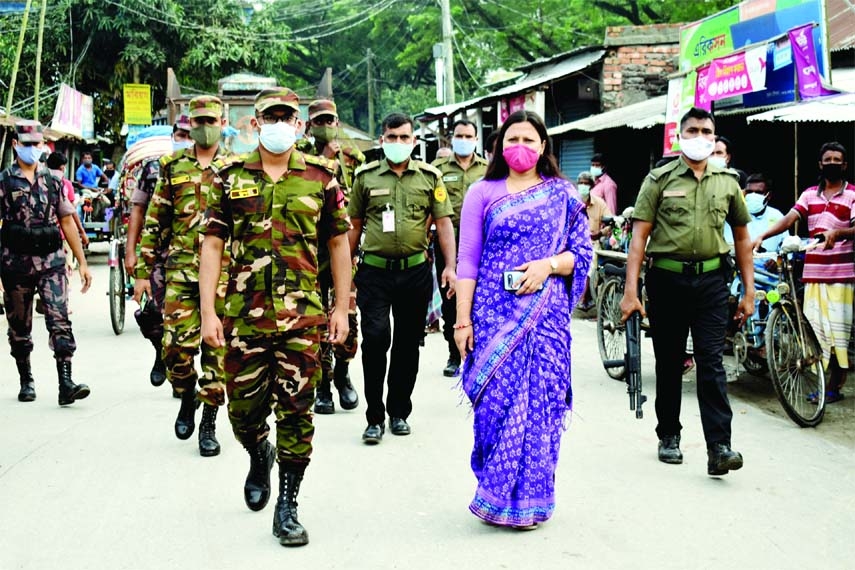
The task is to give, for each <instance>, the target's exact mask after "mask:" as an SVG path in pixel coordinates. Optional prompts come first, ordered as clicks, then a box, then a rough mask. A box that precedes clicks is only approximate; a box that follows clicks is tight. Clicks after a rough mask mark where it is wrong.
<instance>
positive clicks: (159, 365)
mask: <svg viewBox="0 0 855 570" xmlns="http://www.w3.org/2000/svg"><path fill="white" fill-rule="evenodd" d="M148 379H149V381H150V382H151V385H152V386H160V385H162V384H163V383H164V382H166V365H165V364H164V363H163V359H162V358H161V357H160V355H159V354H157V355H155V357H154V365H153V366H152V367H151V372H149V373H148Z"/></svg>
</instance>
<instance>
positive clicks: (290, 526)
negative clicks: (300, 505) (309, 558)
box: [273, 465, 309, 546]
mask: <svg viewBox="0 0 855 570" xmlns="http://www.w3.org/2000/svg"><path fill="white" fill-rule="evenodd" d="M302 481H303V473H302V472H300V471H296V470H293V469H286V468H284V467H283V466H282V465H280V466H279V498H278V499H277V500H276V510H275V511H274V512H273V536H275V537H276V538H278V539H279V544H281V545H282V546H303V545H306V544H309V533H308V532H306V529H305V528H303V525H301V524H300V521H298V520H297V495H298V494H299V493H300V483H301V482H302Z"/></svg>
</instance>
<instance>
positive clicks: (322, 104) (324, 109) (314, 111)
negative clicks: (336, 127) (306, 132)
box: [309, 99, 338, 121]
mask: <svg viewBox="0 0 855 570" xmlns="http://www.w3.org/2000/svg"><path fill="white" fill-rule="evenodd" d="M321 115H332V116H333V117H335V118H336V119H338V112H337V111H336V108H335V103H333V102H332V101H330V100H329V99H317V100H315V101H312V102H311V103H309V120H310V121H311V120H312V119H314V118H315V117H320V116H321Z"/></svg>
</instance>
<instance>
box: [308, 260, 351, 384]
mask: <svg viewBox="0 0 855 570" xmlns="http://www.w3.org/2000/svg"><path fill="white" fill-rule="evenodd" d="M318 285H319V286H320V288H321V303H323V305H324V312H326V313H329V312H330V311H331V310H332V308H333V307H334V306H335V289H334V288H333V281H332V272H331V271H330V269H329V266H327V268H326V269H323V270H321V272H320V273H319V274H318ZM347 322H348V332H347V338H346V339H345V340H344V342H343V343H342V344H332V343H329V342H324V341H321V368H322V370H323V377H324V378H332V374H333V372H332V371H333V355H335V359H336V360H337V361H342V360H343V361H345V362H350V361H351V360H353V359H354V357H355V356H356V350H357V349H358V348H359V340H358V339H359V323H358V320H357V318H356V285H354V284H353V282H352V281H351V284H350V299H349V303H348V309H347ZM322 332H326V330H324V331H322ZM323 338H326V334H324V335H323Z"/></svg>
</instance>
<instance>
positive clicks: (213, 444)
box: [199, 404, 220, 457]
mask: <svg viewBox="0 0 855 570" xmlns="http://www.w3.org/2000/svg"><path fill="white" fill-rule="evenodd" d="M219 409H220V408H219V406H211V405H209V404H205V405H204V406H203V407H202V421H200V422H199V455H201V456H202V457H213V456H215V455H219V454H220V442H219V441H217V411H218V410H219Z"/></svg>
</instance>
